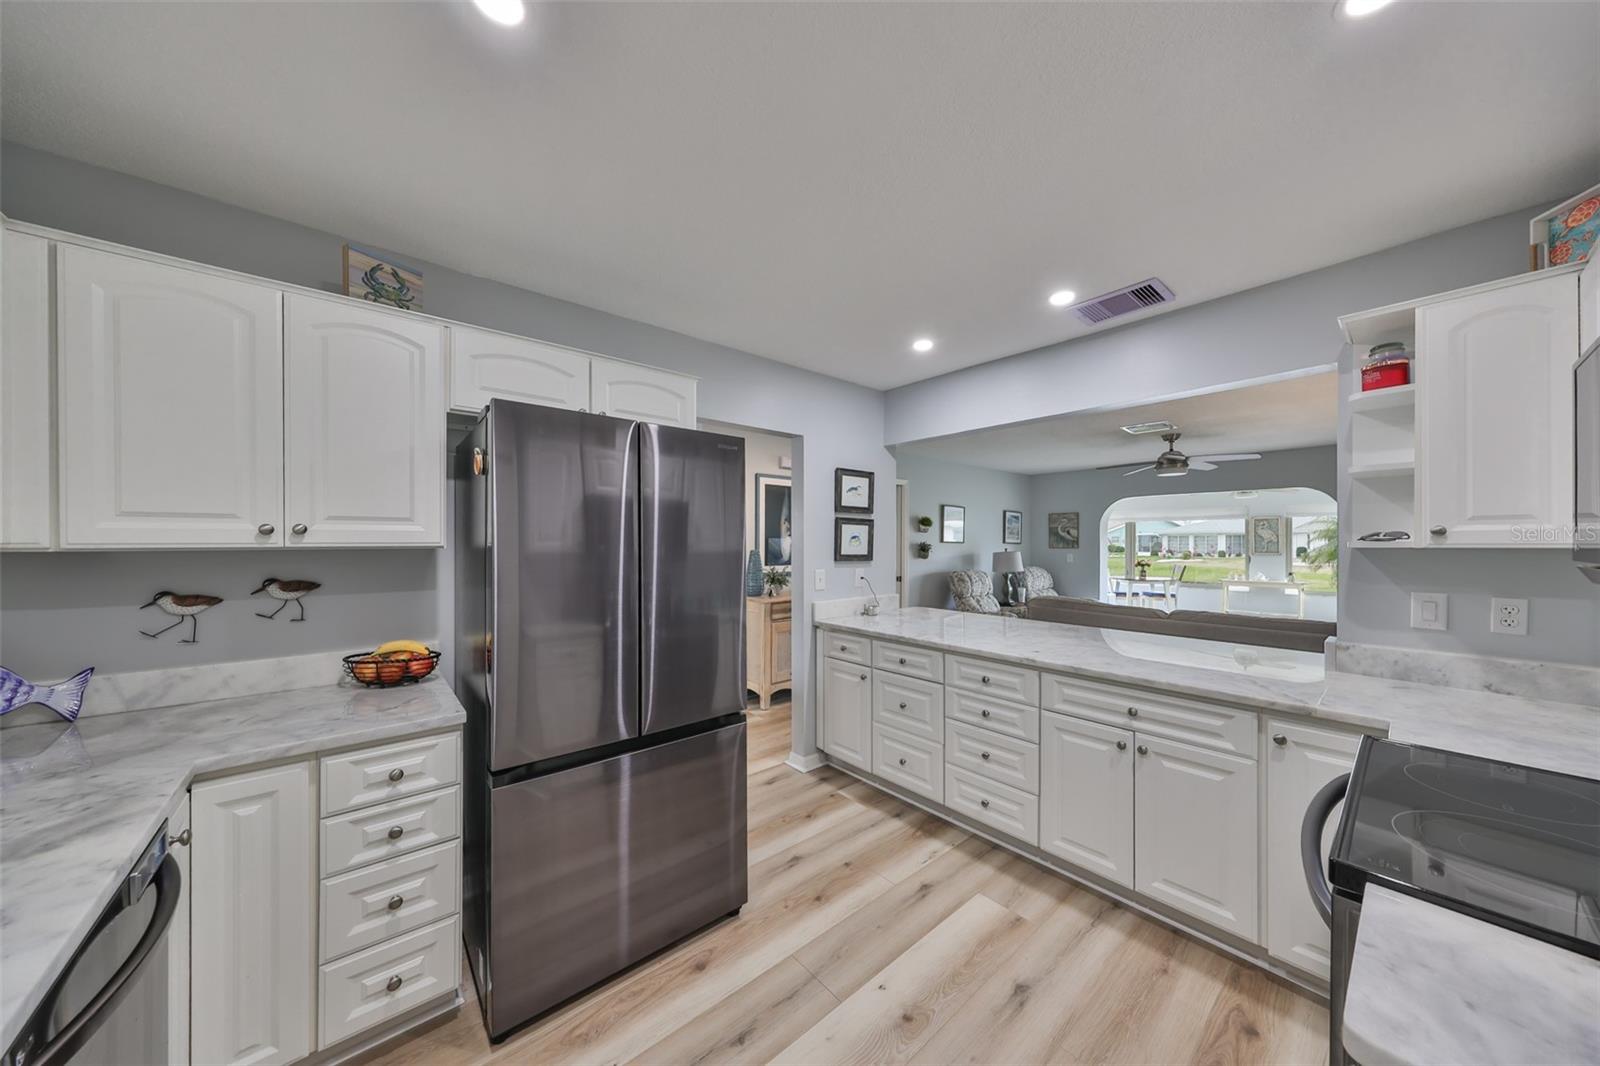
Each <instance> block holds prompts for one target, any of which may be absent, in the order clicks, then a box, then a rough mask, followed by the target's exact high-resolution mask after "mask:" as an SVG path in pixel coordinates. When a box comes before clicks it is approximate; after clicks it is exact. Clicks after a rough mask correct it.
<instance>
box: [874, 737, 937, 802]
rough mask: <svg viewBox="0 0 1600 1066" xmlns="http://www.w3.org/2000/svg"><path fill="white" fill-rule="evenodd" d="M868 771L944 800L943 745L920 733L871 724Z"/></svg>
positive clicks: (928, 797) (927, 797)
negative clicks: (870, 757)
mask: <svg viewBox="0 0 1600 1066" xmlns="http://www.w3.org/2000/svg"><path fill="white" fill-rule="evenodd" d="M872 772H873V773H875V774H877V775H878V776H879V777H881V778H883V779H884V780H886V781H893V782H894V783H895V784H897V785H899V786H900V787H901V788H904V789H906V790H907V791H909V792H915V793H916V794H917V795H919V796H922V797H924V798H926V799H931V800H933V801H934V802H935V803H939V802H942V801H943V800H944V749H943V748H941V747H940V746H939V745H938V744H935V743H933V742H932V741H930V740H928V739H926V738H924V737H918V736H913V735H911V734H910V733H902V732H900V731H899V730H898V729H895V728H893V727H891V726H886V725H883V724H882V723H878V724H876V725H874V726H873V727H872Z"/></svg>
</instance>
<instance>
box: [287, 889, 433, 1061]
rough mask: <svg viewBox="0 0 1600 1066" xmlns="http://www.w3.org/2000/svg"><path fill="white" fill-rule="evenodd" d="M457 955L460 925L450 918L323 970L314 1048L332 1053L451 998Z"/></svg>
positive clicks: (319, 985)
mask: <svg viewBox="0 0 1600 1066" xmlns="http://www.w3.org/2000/svg"><path fill="white" fill-rule="evenodd" d="M460 952H461V924H460V922H459V921H458V920H457V919H456V918H455V917H454V916H452V917H450V918H447V919H445V920H444V921H441V922H435V923H434V924H433V925H429V926H425V927H424V928H422V929H418V930H417V931H416V932H414V933H407V934H405V935H404V936H400V937H396V938H395V939H393V940H387V941H384V942H383V943H382V944H379V945H378V946H377V947H374V948H368V949H367V950H366V951H360V952H357V953H356V954H354V955H351V956H350V957H349V958H345V959H341V960H339V961H338V962H334V963H329V964H328V965H326V966H324V967H322V970H321V972H320V973H319V975H318V982H317V984H318V1001H319V1007H320V1009H319V1010H318V1011H317V1017H318V1018H319V1019H320V1023H319V1025H318V1039H317V1047H318V1048H329V1047H332V1046H333V1045H334V1044H337V1043H339V1042H340V1041H341V1040H347V1039H349V1038H350V1037H352V1036H354V1035H355V1034H357V1033H359V1032H361V1031H362V1030H363V1029H368V1028H370V1027H372V1026H374V1025H377V1024H378V1023H379V1022H382V1021H386V1020H388V1019H389V1018H393V1017H395V1016H396V1015H399V1014H404V1013H405V1012H406V1011H408V1010H410V1009H411V1008H412V1007H420V1006H422V1005H423V1004H424V1003H427V1002H428V1001H429V1000H433V999H438V998H440V997H442V996H446V995H454V994H455V991H456V986H457V985H458V984H459V983H460V975H461V961H460Z"/></svg>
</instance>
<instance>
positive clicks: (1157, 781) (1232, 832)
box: [1133, 733, 1260, 940]
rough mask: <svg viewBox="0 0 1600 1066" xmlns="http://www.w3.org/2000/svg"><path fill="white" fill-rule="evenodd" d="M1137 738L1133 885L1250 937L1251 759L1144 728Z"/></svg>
mask: <svg viewBox="0 0 1600 1066" xmlns="http://www.w3.org/2000/svg"><path fill="white" fill-rule="evenodd" d="M1135 741H1136V745H1135V753H1136V767H1135V770H1134V797H1133V812H1134V816H1133V841H1134V848H1133V867H1134V872H1135V882H1134V887H1135V888H1136V889H1138V890H1139V891H1140V892H1142V893H1144V894H1145V895H1147V896H1150V897H1152V898H1154V899H1158V900H1160V901H1161V902H1163V903H1165V904H1167V905H1169V906H1172V907H1175V908H1177V909H1178V910H1180V911H1183V912H1184V913H1186V914H1192V915H1194V916H1195V917H1196V918H1199V919H1201V920H1202V921H1205V922H1209V923H1210V924H1212V925H1214V926H1217V927H1218V928H1220V929H1225V930H1227V931H1228V932H1230V933H1234V934H1237V935H1238V936H1241V937H1243V938H1245V939H1246V940H1255V939H1256V937H1257V933H1258V927H1259V920H1258V897H1259V893H1258V892H1257V888H1256V885H1257V879H1258V877H1259V875H1260V867H1259V865H1258V855H1257V852H1258V848H1257V845H1258V838H1259V835H1260V831H1259V828H1258V827H1257V824H1256V764H1255V763H1254V762H1253V761H1252V760H1250V759H1244V758H1240V757H1239V756H1237V755H1226V754H1223V753H1222V752H1218V751H1206V750H1205V749H1203V748H1197V747H1193V746H1192V745H1189V744H1180V743H1178V742H1177V741H1173V740H1166V739H1163V738H1159V737H1153V736H1145V735H1144V734H1142V733H1141V734H1138V735H1137V736H1136V737H1135Z"/></svg>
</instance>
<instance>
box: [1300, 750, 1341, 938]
mask: <svg viewBox="0 0 1600 1066" xmlns="http://www.w3.org/2000/svg"><path fill="white" fill-rule="evenodd" d="M1349 788H1350V775H1349V774H1340V775H1339V776H1338V777H1336V778H1334V779H1333V780H1332V781H1329V782H1328V783H1327V784H1326V785H1323V786H1322V789H1321V791H1319V792H1318V793H1317V794H1316V795H1315V796H1313V797H1312V798H1311V805H1310V806H1309V807H1307V808H1306V816H1305V818H1304V819H1303V820H1302V821H1301V822H1300V865H1301V866H1303V867H1305V871H1306V887H1307V888H1309V889H1310V890H1311V903H1312V905H1313V906H1315V907H1316V908H1317V913H1318V914H1320V915H1322V920H1323V921H1324V922H1326V923H1327V924H1328V928H1330V929H1331V928H1333V889H1332V888H1330V887H1329V886H1328V875H1327V874H1326V873H1324V872H1323V869H1322V862H1323V859H1322V829H1323V827H1324V826H1325V825H1327V824H1328V818H1329V816H1331V815H1332V814H1333V809H1334V808H1335V807H1337V806H1338V805H1339V801H1340V800H1342V799H1344V794H1345V792H1346V791H1347V790H1348V789H1349Z"/></svg>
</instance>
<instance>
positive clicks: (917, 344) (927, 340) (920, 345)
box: [911, 337, 933, 353]
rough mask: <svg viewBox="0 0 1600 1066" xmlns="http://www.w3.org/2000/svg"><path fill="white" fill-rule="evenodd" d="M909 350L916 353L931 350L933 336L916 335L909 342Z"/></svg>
mask: <svg viewBox="0 0 1600 1066" xmlns="http://www.w3.org/2000/svg"><path fill="white" fill-rule="evenodd" d="M911 350H912V351H914V352H918V353H922V352H931V351H933V338H932V337H918V338H917V339H916V340H914V341H912V342H911Z"/></svg>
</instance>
